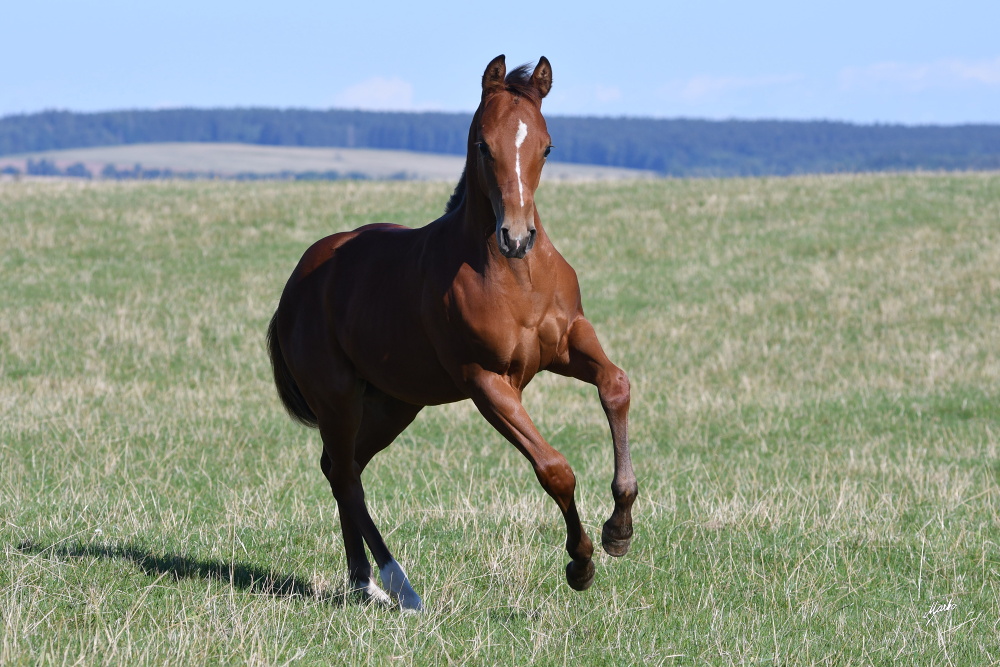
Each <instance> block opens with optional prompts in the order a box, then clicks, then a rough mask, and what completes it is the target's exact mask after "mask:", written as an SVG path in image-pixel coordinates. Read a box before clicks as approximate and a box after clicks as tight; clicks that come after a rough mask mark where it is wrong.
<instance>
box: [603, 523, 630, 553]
mask: <svg viewBox="0 0 1000 667" xmlns="http://www.w3.org/2000/svg"><path fill="white" fill-rule="evenodd" d="M631 544H632V528H631V526H630V527H629V528H628V530H627V531H617V530H615V529H614V527H613V526H612V525H611V522H610V521H608V522H606V523H605V524H604V529H603V530H601V546H602V547H604V550H605V551H607V552H608V555H609V556H614V557H615V558H619V557H621V556H624V555H625V554H627V553H628V548H629V546H630V545H631Z"/></svg>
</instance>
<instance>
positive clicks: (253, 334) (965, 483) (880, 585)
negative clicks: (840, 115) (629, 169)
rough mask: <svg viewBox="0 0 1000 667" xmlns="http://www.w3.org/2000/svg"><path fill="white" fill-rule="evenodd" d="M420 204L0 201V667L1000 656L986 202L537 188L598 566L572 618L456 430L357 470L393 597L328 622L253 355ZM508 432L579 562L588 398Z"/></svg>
mask: <svg viewBox="0 0 1000 667" xmlns="http://www.w3.org/2000/svg"><path fill="white" fill-rule="evenodd" d="M452 187H453V183H412V182H394V183H380V182H364V183H358V182H344V181H340V182H333V183H276V182H258V183H225V182H147V183H134V182H133V183H110V182H101V183H82V182H72V181H56V182H41V181H32V182H29V181H24V182H7V183H0V285H2V297H0V625H2V627H3V633H2V639H0V664H4V665H29V664H60V665H62V664H67V665H69V664H87V665H99V664H129V665H142V664H154V665H159V664H178V665H180V664H184V665H190V664H227V665H228V664H253V665H257V664H265V665H285V664H352V665H368V664H373V665H385V664H402V665H408V664H420V665H422V664H452V663H456V664H490V665H493V664H519V665H520V664H542V665H562V664H585V665H605V664H606V665H635V664H644V665H661V664H666V665H673V664H721V665H725V664H746V663H765V664H885V665H888V664H893V665H895V664H920V665H934V664H942V665H946V664H964V665H971V664H990V663H994V664H995V663H997V662H998V661H1000V546H998V543H1000V512H998V510H1000V506H998V505H1000V488H998V476H1000V174H997V173H966V174H897V175H838V176H816V177H801V178H786V179H777V178H776V179H732V180H659V181H620V182H613V183H555V182H550V183H545V184H543V186H542V187H541V188H540V189H539V192H538V194H537V197H536V201H537V204H538V207H539V210H540V213H541V216H542V220H543V223H544V225H545V227H546V230H547V231H548V233H549V235H550V236H551V237H552V238H553V239H554V241H555V243H556V246H557V247H558V248H560V250H561V251H562V252H563V254H564V255H565V256H566V257H567V258H568V259H569V260H570V262H571V263H572V264H573V265H574V266H575V268H576V269H577V272H578V273H579V276H580V282H581V287H582V291H583V297H584V304H585V307H586V311H587V315H588V317H589V318H590V320H591V321H592V322H593V323H594V325H595V327H596V329H597V332H598V335H599V336H600V337H601V339H602V341H603V343H604V345H605V348H606V349H607V350H608V352H609V355H610V356H611V357H612V359H614V360H615V361H616V363H618V364H619V365H620V366H622V367H623V368H624V369H625V370H626V371H627V372H628V373H629V375H630V377H631V380H632V389H633V393H632V411H631V436H632V438H631V439H632V452H633V458H634V461H635V466H636V473H637V476H638V478H639V489H640V496H639V499H638V501H637V503H636V507H635V520H636V526H635V527H636V534H635V538H634V540H633V546H632V550H631V552H630V553H629V554H628V555H627V556H625V557H624V558H621V559H612V558H610V557H608V556H606V555H605V554H603V552H600V550H598V554H597V555H596V559H595V560H596V565H597V577H596V579H595V582H594V585H593V587H592V588H590V589H589V590H588V591H586V592H583V593H577V592H574V591H572V590H571V589H570V588H569V587H568V586H567V585H566V584H565V580H564V575H563V569H564V567H565V564H566V561H567V558H566V554H565V553H564V551H563V543H564V540H565V532H564V527H563V524H562V520H561V517H560V516H559V513H558V510H557V509H556V507H555V504H554V503H553V502H552V501H551V500H550V499H549V498H548V497H547V496H546V495H545V494H544V492H543V491H542V490H541V489H540V488H539V486H538V484H537V482H536V480H535V478H534V475H533V474H532V472H531V470H530V467H529V466H528V464H527V462H526V461H525V460H523V459H522V458H521V456H520V455H519V454H518V453H517V452H516V451H515V450H514V449H513V448H512V447H511V446H510V445H508V444H507V443H506V442H505V441H503V440H502V439H501V438H500V437H499V436H498V435H497V434H496V433H495V432H493V431H492V429H491V428H490V427H489V426H488V425H487V424H486V423H485V422H484V420H482V418H481V417H480V416H479V415H478V413H476V411H475V410H474V408H473V407H472V406H471V405H470V404H469V403H468V402H465V403H458V404H454V405H449V406H443V407H438V408H429V409H426V410H424V411H423V412H422V413H421V415H420V416H419V417H418V419H417V421H416V422H415V423H414V424H413V425H412V426H411V427H410V428H409V429H408V430H407V431H405V432H404V433H403V434H402V435H401V436H400V438H399V439H398V441H397V442H396V444H395V445H394V446H393V447H392V448H391V449H389V450H387V451H386V452H385V453H383V454H382V455H380V456H379V457H376V459H375V460H374V461H373V463H372V465H371V466H370V467H369V468H368V470H367V471H366V473H365V478H366V490H367V495H368V503H369V507H370V509H371V511H372V514H373V516H374V517H375V519H376V521H377V522H378V524H379V526H380V527H381V529H382V532H383V534H384V535H385V537H386V540H387V541H388V543H389V544H390V546H391V547H392V548H393V549H394V551H395V554H396V556H397V558H398V559H399V560H400V562H401V563H402V564H403V565H404V566H405V567H406V569H407V571H408V573H409V574H410V578H411V580H412V582H413V584H414V586H415V588H416V589H417V591H418V592H419V593H420V594H421V595H422V597H423V598H424V601H425V603H426V604H427V607H428V609H427V611H426V613H424V614H420V615H412V614H405V615H404V614H400V613H399V612H398V611H397V610H395V609H387V608H383V607H379V606H374V605H365V604H360V603H357V602H355V601H353V600H352V599H350V598H346V597H345V595H344V590H345V585H346V581H345V577H346V572H345V562H344V560H345V559H344V555H343V551H342V547H341V538H340V530H339V522H338V519H337V514H336V507H335V503H334V501H333V498H332V496H331V494H330V490H329V487H328V486H327V484H326V482H325V480H324V478H323V476H322V474H321V472H320V470H319V456H320V444H319V438H318V435H317V433H316V432H315V431H312V430H309V429H306V428H303V427H301V426H299V425H297V424H295V423H293V422H292V421H291V420H290V419H288V417H287V416H286V415H285V413H284V411H283V410H282V408H281V406H280V404H279V402H278V399H277V397H276V395H275V392H274V388H273V385H272V382H271V379H270V368H269V366H268V361H267V357H266V353H265V347H264V330H265V328H266V325H267V321H268V319H269V318H270V316H271V314H272V312H273V310H274V307H275V305H276V303H277V299H278V296H279V294H280V291H281V289H282V287H283V285H284V281H285V280H286V278H287V276H288V274H289V272H290V271H291V269H292V268H293V266H294V264H295V262H296V261H297V260H298V257H299V256H300V255H301V253H302V251H303V250H304V249H305V248H306V247H307V246H308V244H310V243H311V242H312V241H313V240H315V239H317V238H319V237H320V236H323V235H326V234H328V233H331V232H333V231H338V230H344V229H349V228H353V227H356V226H359V225H361V224H364V223H368V222H372V221H376V220H381V221H391V222H401V223H404V224H410V225H419V224H423V223H424V222H426V221H429V220H431V219H433V218H435V217H437V215H438V214H439V213H440V211H441V210H442V209H443V206H444V204H445V202H446V200H447V197H448V195H449V194H450V192H451V189H452ZM525 399H526V404H527V406H528V409H529V411H530V412H531V413H532V415H533V417H534V419H535V422H536V423H537V425H538V426H539V428H540V430H541V432H542V433H543V434H544V435H545V436H546V437H547V438H548V439H549V441H550V442H551V443H552V444H553V445H554V446H556V447H557V448H559V449H560V450H561V451H562V452H563V453H564V454H565V455H566V456H567V458H568V459H569V460H570V463H571V464H572V465H573V466H574V469H575V471H576V474H577V481H578V483H577V499H578V503H579V506H580V509H581V514H582V518H583V521H584V524H585V525H586V526H587V528H588V530H589V532H590V534H591V536H592V537H597V536H598V535H599V534H600V526H601V524H602V522H603V521H604V519H606V518H607V516H608V514H609V513H610V510H611V507H612V503H611V495H610V490H609V485H610V480H611V444H610V436H609V433H608V428H607V424H606V422H605V419H604V415H603V413H602V411H601V408H600V404H599V402H598V400H597V396H596V392H595V391H594V390H593V388H592V387H589V386H585V385H581V384H579V383H575V382H573V381H571V380H567V379H564V378H557V377H553V376H549V375H547V374H543V375H541V376H540V377H538V378H537V379H536V380H535V382H534V383H533V384H532V385H531V386H530V387H529V388H528V390H527V392H526V396H525Z"/></svg>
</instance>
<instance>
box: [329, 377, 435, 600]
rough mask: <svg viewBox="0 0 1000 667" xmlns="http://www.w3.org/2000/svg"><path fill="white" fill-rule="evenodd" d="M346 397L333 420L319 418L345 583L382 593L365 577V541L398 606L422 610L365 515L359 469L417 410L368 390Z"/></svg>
mask: <svg viewBox="0 0 1000 667" xmlns="http://www.w3.org/2000/svg"><path fill="white" fill-rule="evenodd" d="M361 391H362V390H359V392H358V395H357V396H356V397H354V399H353V400H351V401H350V405H351V407H352V408H353V409H347V410H343V409H342V410H338V411H336V414H337V418H330V419H326V418H324V417H323V416H321V417H320V424H319V426H320V434H321V436H322V438H323V458H322V459H321V465H322V467H323V473H324V474H325V475H326V477H327V479H328V480H329V482H330V488H331V489H332V490H333V495H334V497H335V498H336V499H337V506H338V507H339V509H340V522H341V529H342V531H343V535H344V549H345V551H346V553H347V562H348V570H349V572H350V578H351V586H352V589H353V590H356V591H359V592H361V593H362V594H365V595H367V596H368V597H370V598H372V599H375V600H379V601H385V600H386V598H385V594H384V593H382V591H381V590H380V589H379V588H378V586H376V585H375V584H374V583H372V581H371V576H372V571H371V564H370V563H369V562H368V558H367V556H366V554H365V543H367V545H368V549H369V550H370V551H371V552H372V556H374V558H375V562H376V563H377V564H378V565H379V576H380V578H381V579H382V583H383V585H385V586H386V587H387V588H388V589H389V593H390V594H392V596H393V597H394V598H396V599H397V600H398V601H399V604H400V606H402V607H403V608H404V609H414V610H419V609H422V608H423V604H422V603H421V601H420V597H419V596H418V595H417V594H416V592H414V590H413V588H412V587H411V586H410V582H409V580H408V579H407V577H406V574H405V572H403V569H402V568H401V567H400V566H399V564H398V563H397V562H396V560H395V559H394V558H393V556H392V553H391V552H390V551H389V549H388V547H387V546H386V544H385V541H384V540H383V539H382V535H381V534H380V533H379V531H378V528H377V527H376V526H375V523H374V522H373V521H372V519H371V516H370V515H369V514H368V508H367V506H366V505H365V501H364V488H363V487H362V485H361V472H362V470H363V469H364V467H365V465H367V463H368V461H369V460H371V457H372V456H374V455H375V453H377V452H378V451H380V450H382V449H384V448H385V447H387V446H388V445H389V444H390V443H391V442H392V441H393V439H395V437H396V436H397V435H398V434H399V433H400V432H401V431H402V430H403V429H404V428H406V426H407V425H408V424H409V423H410V422H411V421H413V418H414V417H415V416H416V414H417V412H419V410H420V408H419V407H417V406H412V405H408V404H403V403H400V402H398V401H392V399H388V397H385V398H386V399H388V400H387V401H386V400H380V399H378V397H377V396H376V395H374V394H372V393H371V392H369V393H368V394H365V396H364V398H362V397H361V396H360V392H361Z"/></svg>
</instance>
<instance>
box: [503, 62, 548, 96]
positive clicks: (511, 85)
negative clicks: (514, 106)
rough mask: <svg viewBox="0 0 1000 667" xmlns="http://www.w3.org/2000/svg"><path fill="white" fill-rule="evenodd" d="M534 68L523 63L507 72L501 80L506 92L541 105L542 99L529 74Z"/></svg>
mask: <svg viewBox="0 0 1000 667" xmlns="http://www.w3.org/2000/svg"><path fill="white" fill-rule="evenodd" d="M533 71H534V68H533V67H532V66H531V63H524V64H523V65H519V66H517V67H515V68H514V69H512V70H511V71H510V72H508V74H507V77H506V78H505V79H504V80H503V83H504V87H505V88H506V89H507V92H510V93H514V94H515V95H518V96H520V97H527V98H528V99H529V100H531V101H532V102H534V103H535V104H541V102H542V97H541V95H539V94H538V88H536V87H535V85H534V84H533V83H532V82H531V73H532V72H533Z"/></svg>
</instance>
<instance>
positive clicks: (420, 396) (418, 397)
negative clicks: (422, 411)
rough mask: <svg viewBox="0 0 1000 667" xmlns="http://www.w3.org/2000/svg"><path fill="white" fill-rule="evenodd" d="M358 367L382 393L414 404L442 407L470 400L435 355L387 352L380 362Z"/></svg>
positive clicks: (361, 362)
mask: <svg viewBox="0 0 1000 667" xmlns="http://www.w3.org/2000/svg"><path fill="white" fill-rule="evenodd" d="M355 368H356V369H357V371H358V375H360V376H361V377H362V378H363V379H364V380H365V381H367V382H369V383H371V384H373V385H374V386H376V387H377V388H378V389H379V390H381V391H383V392H384V393H386V394H389V395H390V396H392V397H394V398H398V399H399V400H401V401H406V402H407V403H412V404H414V405H440V404H442V403H454V402H455V401H460V400H462V399H463V398H467V396H466V395H465V394H464V393H462V392H461V391H460V390H459V389H458V387H456V386H455V383H454V382H453V381H452V379H451V377H450V376H449V375H448V373H447V372H446V371H445V369H444V368H443V367H442V366H441V364H439V363H438V361H437V358H436V357H434V356H430V357H426V356H425V357H422V358H420V357H410V356H406V355H404V354H400V353H399V352H386V353H385V354H384V355H383V356H382V358H379V359H363V360H355Z"/></svg>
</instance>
